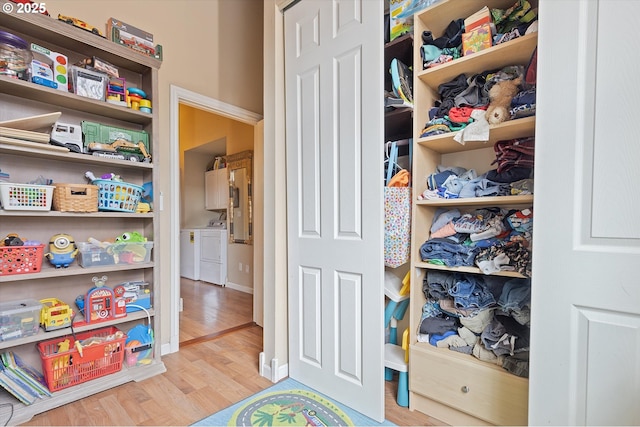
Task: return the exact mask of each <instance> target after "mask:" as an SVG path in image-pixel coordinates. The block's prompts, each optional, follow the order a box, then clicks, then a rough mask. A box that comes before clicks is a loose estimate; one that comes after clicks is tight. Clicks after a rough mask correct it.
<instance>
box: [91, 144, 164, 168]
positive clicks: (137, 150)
mask: <svg viewBox="0 0 640 427" xmlns="http://www.w3.org/2000/svg"><path fill="white" fill-rule="evenodd" d="M87 148H88V149H89V151H90V152H91V153H92V154H93V155H95V156H101V157H109V158H112V159H121V160H130V161H132V162H145V163H151V155H150V154H149V153H148V152H147V148H146V147H145V145H144V143H143V142H142V141H140V142H138V143H137V144H136V143H135V142H131V141H127V140H126V139H116V140H115V141H113V142H111V143H109V144H104V143H102V142H90V143H89V144H88V145H87Z"/></svg>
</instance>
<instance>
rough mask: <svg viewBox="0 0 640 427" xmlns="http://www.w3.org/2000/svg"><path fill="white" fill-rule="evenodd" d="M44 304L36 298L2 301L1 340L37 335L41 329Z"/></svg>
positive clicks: (0, 306) (0, 304)
mask: <svg viewBox="0 0 640 427" xmlns="http://www.w3.org/2000/svg"><path fill="white" fill-rule="evenodd" d="M41 308H42V304H40V302H39V301H36V300H34V299H23V300H17V301H7V302H2V303H0V340H1V341H7V340H10V339H16V338H21V337H26V336H29V335H35V334H37V333H38V331H39V330H40V309H41Z"/></svg>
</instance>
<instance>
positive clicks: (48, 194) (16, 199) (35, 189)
mask: <svg viewBox="0 0 640 427" xmlns="http://www.w3.org/2000/svg"><path fill="white" fill-rule="evenodd" d="M54 188H55V187H54V186H53V185H34V184H13V183H9V182H4V183H0V202H2V208H3V209H4V210H7V211H11V210H15V211H48V210H51V201H52V200H53V189H54Z"/></svg>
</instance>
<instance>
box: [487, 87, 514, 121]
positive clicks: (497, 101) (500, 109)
mask: <svg viewBox="0 0 640 427" xmlns="http://www.w3.org/2000/svg"><path fill="white" fill-rule="evenodd" d="M520 83H522V78H520V77H518V78H516V79H513V80H502V81H499V82H497V83H496V84H494V85H493V86H492V87H491V89H489V107H488V108H487V112H486V115H485V117H486V118H487V121H488V122H489V124H492V125H497V124H498V123H502V122H504V121H506V120H509V119H511V113H509V109H510V108H511V100H512V99H513V97H514V96H516V94H517V93H518V92H519V91H520Z"/></svg>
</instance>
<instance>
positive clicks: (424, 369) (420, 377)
mask: <svg viewBox="0 0 640 427" xmlns="http://www.w3.org/2000/svg"><path fill="white" fill-rule="evenodd" d="M409 389H410V390H411V391H412V392H414V393H418V394H421V395H423V396H426V397H428V398H429V399H432V400H434V401H437V402H440V403H442V404H444V405H448V406H451V407H452V408H454V409H457V410H458V411H462V412H465V413H467V414H469V415H472V416H473V417H476V418H479V419H481V420H484V421H487V422H489V423H492V424H498V425H526V424H527V416H528V412H527V409H528V395H529V381H528V380H527V379H526V378H521V377H518V376H516V375H513V374H511V373H509V372H507V371H506V370H504V369H503V368H501V367H499V366H497V365H493V364H490V363H486V362H482V361H480V360H478V359H476V358H475V357H473V356H469V355H466V354H461V353H457V352H455V351H451V350H449V349H439V348H436V347H433V346H431V345H429V344H426V343H418V344H414V345H412V346H411V351H410V355H409Z"/></svg>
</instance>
